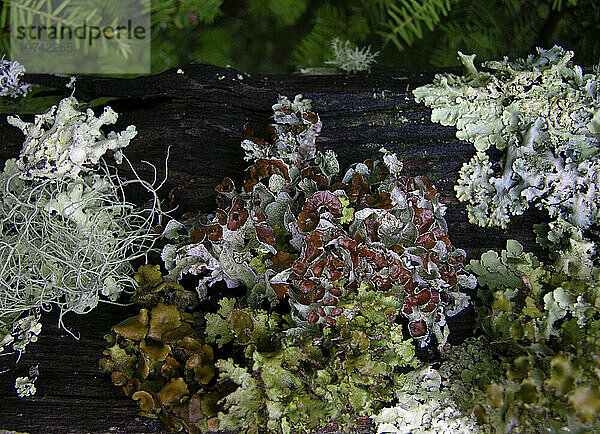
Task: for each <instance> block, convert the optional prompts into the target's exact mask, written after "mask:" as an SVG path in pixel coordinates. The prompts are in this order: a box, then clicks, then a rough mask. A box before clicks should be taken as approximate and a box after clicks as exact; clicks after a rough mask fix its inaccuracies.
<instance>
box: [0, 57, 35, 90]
mask: <svg viewBox="0 0 600 434" xmlns="http://www.w3.org/2000/svg"><path fill="white" fill-rule="evenodd" d="M24 73H25V67H24V66H23V65H21V64H20V63H19V62H17V61H16V60H13V61H12V62H11V61H9V60H5V59H4V58H2V59H0V97H10V98H18V97H21V96H25V95H27V94H28V93H29V91H30V90H31V85H30V84H27V83H22V82H21V77H22V76H23V74H24Z"/></svg>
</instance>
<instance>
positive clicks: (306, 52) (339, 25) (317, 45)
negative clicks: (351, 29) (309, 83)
mask: <svg viewBox="0 0 600 434" xmlns="http://www.w3.org/2000/svg"><path fill="white" fill-rule="evenodd" d="M342 17H343V14H342V13H341V11H340V10H339V9H338V8H336V7H334V6H332V5H330V4H325V5H324V6H322V7H321V8H319V10H318V11H317V13H316V17H315V24H314V26H313V28H312V29H311V31H310V32H309V33H308V34H307V35H305V36H304V37H303V38H302V40H301V41H300V43H299V44H298V45H297V46H296V48H295V50H294V54H293V59H294V61H295V62H296V65H302V66H314V65H318V64H322V63H323V62H324V61H325V60H326V59H327V57H328V56H329V53H330V51H329V44H330V41H331V40H332V39H334V38H335V37H337V36H339V35H341V34H342V33H343V18H342Z"/></svg>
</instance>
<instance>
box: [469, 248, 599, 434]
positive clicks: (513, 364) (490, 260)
mask: <svg viewBox="0 0 600 434" xmlns="http://www.w3.org/2000/svg"><path fill="white" fill-rule="evenodd" d="M468 268H469V269H470V270H471V271H473V272H474V273H475V274H477V276H478V280H479V282H480V284H481V288H480V290H479V296H480V298H481V300H482V302H483V303H482V306H481V307H480V308H479V310H480V312H479V317H480V318H481V320H480V326H481V328H482V330H483V331H484V333H485V335H486V336H487V337H488V338H489V339H490V340H491V343H490V345H489V346H488V348H487V351H488V352H489V353H491V354H492V355H493V357H494V359H496V360H497V361H499V362H500V363H501V364H502V365H503V367H504V369H503V372H502V370H501V371H499V372H500V374H499V373H496V374H495V375H494V378H492V381H490V382H489V384H488V385H486V386H485V388H480V391H479V392H478V395H476V396H479V398H478V402H477V403H475V405H474V406H473V411H474V413H475V415H476V417H477V419H478V422H479V423H480V424H483V425H484V426H485V425H486V424H487V425H488V426H489V427H490V429H495V430H499V431H504V430H510V429H513V430H518V431H519V432H535V431H539V430H542V429H544V430H550V431H556V432H558V431H560V430H576V431H581V430H591V431H594V430H597V429H598V428H599V427H600V419H599V414H600V413H599V411H600V376H599V373H600V352H599V348H600V346H599V345H600V316H599V315H598V308H599V307H600V274H599V273H598V269H594V270H593V271H592V272H591V273H590V274H588V275H587V276H585V277H583V278H582V277H580V276H578V275H572V274H569V273H568V272H566V270H561V271H559V270H557V269H556V266H554V265H546V264H544V263H543V262H540V261H539V260H538V259H537V258H536V257H535V256H533V255H532V254H531V253H525V252H524V251H523V248H522V246H521V245H520V244H519V243H517V242H516V241H513V240H509V241H508V242H507V246H506V250H503V251H502V252H501V254H500V255H498V254H497V253H496V252H493V251H489V252H487V253H485V254H483V255H482V257H481V259H480V260H472V261H471V264H470V265H469V267H468Z"/></svg>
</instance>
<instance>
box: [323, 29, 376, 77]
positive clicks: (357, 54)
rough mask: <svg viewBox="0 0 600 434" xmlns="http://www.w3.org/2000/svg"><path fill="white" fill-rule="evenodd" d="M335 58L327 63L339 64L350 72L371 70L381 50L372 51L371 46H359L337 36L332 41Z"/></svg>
mask: <svg viewBox="0 0 600 434" xmlns="http://www.w3.org/2000/svg"><path fill="white" fill-rule="evenodd" d="M331 49H332V51H333V56H334V58H333V59H332V60H328V61H326V62H325V63H328V64H331V65H337V67H338V68H339V69H341V70H342V71H345V72H349V73H356V72H362V71H370V70H371V65H372V64H373V63H375V62H376V60H375V59H376V58H377V56H378V55H379V51H375V52H372V51H371V47H362V48H359V47H357V46H356V45H355V44H353V43H352V42H350V41H347V40H346V41H342V40H341V39H340V38H335V39H333V40H332V41H331Z"/></svg>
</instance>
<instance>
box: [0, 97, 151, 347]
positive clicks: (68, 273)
mask: <svg viewBox="0 0 600 434" xmlns="http://www.w3.org/2000/svg"><path fill="white" fill-rule="evenodd" d="M78 107H79V104H78V102H77V101H76V100H75V98H73V97H70V98H66V99H63V100H62V101H61V102H60V103H59V105H58V107H57V106H53V107H52V108H50V109H49V110H48V111H47V112H46V113H44V114H42V115H37V116H36V117H35V119H34V121H33V122H31V123H30V122H24V121H21V120H20V119H19V118H16V117H10V118H9V122H10V123H11V124H13V125H15V126H18V127H19V128H21V129H22V130H23V132H24V133H25V135H26V138H25V142H24V144H23V149H22V151H21V154H20V157H19V158H18V159H9V160H7V161H6V163H5V168H4V170H3V171H2V172H0V190H1V191H2V199H1V200H0V351H1V350H4V349H6V348H7V347H8V346H9V345H12V348H13V349H14V350H16V351H18V352H19V353H21V352H23V351H24V350H25V346H26V345H27V344H28V343H29V342H34V341H35V340H36V339H37V335H38V334H39V333H40V329H41V325H40V323H39V318H40V314H41V312H42V311H48V310H49V309H50V308H51V307H52V305H58V306H59V307H60V309H61V315H60V318H61V323H62V315H63V314H64V313H65V312H68V311H73V312H76V313H86V312H89V311H90V310H91V309H93V308H94V307H95V306H96V305H97V304H98V301H99V300H100V298H101V297H102V296H104V297H106V298H109V299H110V300H113V301H114V300H116V299H117V297H118V296H119V294H120V292H121V291H122V290H123V289H124V288H126V287H133V285H134V281H133V277H132V274H133V273H132V270H131V267H130V266H129V264H128V261H129V260H131V259H134V258H138V257H143V256H144V255H145V254H146V252H147V251H148V248H149V247H150V245H151V244H152V242H153V240H154V239H155V238H156V237H155V235H154V234H153V228H154V226H155V224H156V223H157V221H158V220H159V215H160V212H159V203H158V199H157V196H156V193H155V191H154V189H153V188H152V186H151V185H149V184H148V183H147V182H145V181H142V180H139V179H135V180H133V181H124V180H122V179H121V178H119V176H118V175H117V174H116V173H115V172H114V171H113V172H111V169H110V167H109V166H108V164H107V163H106V161H105V160H104V159H103V158H102V157H103V155H104V154H105V153H106V152H107V151H109V150H113V151H115V153H116V152H120V149H121V148H123V147H125V146H127V145H128V144H129V141H130V139H131V138H132V137H133V136H134V135H135V128H134V127H133V126H130V127H128V128H127V129H126V130H125V131H124V132H122V133H115V132H110V133H109V134H108V135H107V136H105V135H104V133H103V132H102V131H101V130H100V128H101V127H102V126H103V125H105V124H109V123H114V122H115V120H116V113H114V111H112V110H111V109H110V108H107V109H105V111H104V113H103V114H102V115H100V117H95V116H94V114H93V112H92V111H91V110H87V112H85V111H81V110H80V109H79V108H78ZM115 157H117V159H119V160H120V158H121V157H120V156H117V155H115ZM128 183H138V184H139V185H141V186H142V187H143V188H145V189H146V190H147V191H148V192H149V193H150V195H152V197H153V209H152V210H142V209H140V208H138V207H137V206H135V205H134V204H132V203H129V202H127V201H126V200H125V197H124V192H123V187H124V185H126V184H128Z"/></svg>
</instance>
